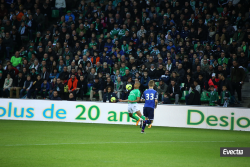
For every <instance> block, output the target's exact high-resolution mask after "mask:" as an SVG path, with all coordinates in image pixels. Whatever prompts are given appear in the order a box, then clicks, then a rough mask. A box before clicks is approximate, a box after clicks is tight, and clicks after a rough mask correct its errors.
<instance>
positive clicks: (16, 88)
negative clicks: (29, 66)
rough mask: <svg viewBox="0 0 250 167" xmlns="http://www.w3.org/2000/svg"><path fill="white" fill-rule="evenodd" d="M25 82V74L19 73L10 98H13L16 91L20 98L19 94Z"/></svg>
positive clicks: (17, 96) (11, 89)
mask: <svg viewBox="0 0 250 167" xmlns="http://www.w3.org/2000/svg"><path fill="white" fill-rule="evenodd" d="M24 81H25V78H24V76H23V73H22V72H19V74H18V75H17V76H16V77H15V78H14V81H13V86H12V87H11V88H10V98H13V91H16V98H19V93H20V90H21V89H22V87H23V84H24Z"/></svg>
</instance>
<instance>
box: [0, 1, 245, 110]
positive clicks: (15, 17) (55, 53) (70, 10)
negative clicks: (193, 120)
mask: <svg viewBox="0 0 250 167" xmlns="http://www.w3.org/2000/svg"><path fill="white" fill-rule="evenodd" d="M73 2H74V3H71V2H70V1H65V0H44V1H42V0H14V1H13V0H12V1H11V0H1V4H0V27H1V32H0V57H1V59H2V63H1V64H0V97H10V98H14V97H16V98H28V99H31V98H34V99H35V98H37V96H38V95H40V96H41V97H42V98H44V99H46V98H49V99H52V100H61V99H63V100H76V98H77V97H79V98H81V99H83V97H84V96H88V97H89V99H90V100H91V101H92V100H93V98H94V96H96V97H97V98H99V100H100V101H104V102H106V101H110V98H111V97H114V96H115V97H116V98H117V99H126V98H127V97H128V94H129V91H128V90H126V85H127V84H132V85H133V84H134V83H135V82H137V81H138V82H140V83H141V86H140V90H141V91H143V90H145V89H147V88H148V82H149V81H150V80H154V81H155V82H156V85H155V89H156V90H157V91H158V94H159V97H158V98H159V100H160V101H161V102H163V103H165V104H168V103H175V104H178V103H179V101H180V100H183V101H186V104H189V105H199V104H200V103H201V101H209V104H210V105H224V106H227V105H228V104H229V103H240V102H241V101H242V97H241V87H242V84H243V83H244V81H245V78H246V76H247V72H248V69H249V67H250V59H249V55H250V45H249V44H250V2H249V1H243V0H232V1H231V0H209V1H208V0H188V1H185V0H183V1H180V0H147V1H146V0H140V1H138V0H115V1H94V2H93V1H92V2H88V3H87V2H85V1H84V0H81V1H73ZM55 13H57V14H58V13H59V17H58V19H59V21H58V22H55V23H53V25H52V26H50V25H51V18H52V17H54V16H53V15H54V14H55ZM235 92H237V96H238V99H236V98H235V96H234V95H235ZM171 101H172V102H171Z"/></svg>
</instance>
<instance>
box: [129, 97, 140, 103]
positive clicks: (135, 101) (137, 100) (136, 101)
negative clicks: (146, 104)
mask: <svg viewBox="0 0 250 167" xmlns="http://www.w3.org/2000/svg"><path fill="white" fill-rule="evenodd" d="M128 102H130V103H139V102H140V97H137V99H136V100H134V101H131V100H129V101H128Z"/></svg>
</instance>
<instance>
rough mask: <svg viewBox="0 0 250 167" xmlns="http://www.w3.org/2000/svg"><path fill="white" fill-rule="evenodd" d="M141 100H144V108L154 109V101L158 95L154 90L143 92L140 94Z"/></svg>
mask: <svg viewBox="0 0 250 167" xmlns="http://www.w3.org/2000/svg"><path fill="white" fill-rule="evenodd" d="M142 99H145V105H144V107H150V108H155V100H157V99H158V93H157V91H155V90H154V89H148V90H145V91H144V92H143V94H142Z"/></svg>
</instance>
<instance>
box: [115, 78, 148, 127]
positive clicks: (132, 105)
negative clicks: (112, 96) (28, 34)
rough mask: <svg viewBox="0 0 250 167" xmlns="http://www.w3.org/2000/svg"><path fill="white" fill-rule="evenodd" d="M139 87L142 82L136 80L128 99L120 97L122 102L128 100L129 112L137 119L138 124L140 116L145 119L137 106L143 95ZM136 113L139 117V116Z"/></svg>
mask: <svg viewBox="0 0 250 167" xmlns="http://www.w3.org/2000/svg"><path fill="white" fill-rule="evenodd" d="M139 87H140V82H135V84H134V90H132V91H131V92H130V93H129V96H128V99H127V100H121V99H119V101H120V102H128V114H129V116H130V117H131V118H132V119H135V120H136V126H137V125H138V124H139V122H140V118H139V117H141V118H142V119H143V120H145V117H144V116H143V115H142V114H141V112H140V110H139V109H138V107H137V103H138V102H139V101H140V97H141V92H140V90H139ZM136 114H137V115H138V116H139V117H137V116H136Z"/></svg>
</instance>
